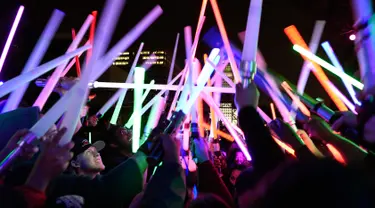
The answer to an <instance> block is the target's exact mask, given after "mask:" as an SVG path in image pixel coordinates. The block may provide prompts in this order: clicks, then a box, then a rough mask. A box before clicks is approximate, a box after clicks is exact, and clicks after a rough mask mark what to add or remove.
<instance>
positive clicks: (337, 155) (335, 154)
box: [326, 144, 346, 165]
mask: <svg viewBox="0 0 375 208" xmlns="http://www.w3.org/2000/svg"><path fill="white" fill-rule="evenodd" d="M326 146H327V148H328V150H329V151H330V152H331V153H332V155H333V157H334V158H335V160H337V162H339V163H341V164H343V165H346V161H345V159H344V157H343V156H342V154H341V153H340V151H339V150H338V149H336V148H335V147H334V146H333V145H332V144H326Z"/></svg>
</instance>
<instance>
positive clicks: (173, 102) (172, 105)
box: [167, 66, 188, 120]
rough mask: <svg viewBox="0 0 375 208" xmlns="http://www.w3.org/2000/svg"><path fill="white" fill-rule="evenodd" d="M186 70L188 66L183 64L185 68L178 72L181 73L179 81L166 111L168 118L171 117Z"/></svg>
mask: <svg viewBox="0 0 375 208" xmlns="http://www.w3.org/2000/svg"><path fill="white" fill-rule="evenodd" d="M187 70H188V68H187V67H186V66H185V68H184V69H183V70H182V71H181V72H180V74H182V76H181V79H180V82H179V83H178V90H177V91H176V93H175V94H174V97H173V101H172V103H171V106H170V109H169V111H168V116H167V119H168V120H169V119H170V118H171V117H172V112H173V111H174V109H175V106H176V104H177V98H178V95H179V94H180V92H181V89H182V87H183V86H182V85H183V82H184V79H185V76H186V73H187Z"/></svg>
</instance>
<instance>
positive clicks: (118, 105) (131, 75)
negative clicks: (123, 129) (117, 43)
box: [101, 42, 144, 125]
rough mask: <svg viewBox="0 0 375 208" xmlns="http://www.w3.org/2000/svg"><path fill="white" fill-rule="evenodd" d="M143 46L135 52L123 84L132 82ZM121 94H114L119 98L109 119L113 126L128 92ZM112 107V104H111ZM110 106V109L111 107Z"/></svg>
mask: <svg viewBox="0 0 375 208" xmlns="http://www.w3.org/2000/svg"><path fill="white" fill-rule="evenodd" d="M143 46H144V43H143V42H142V43H141V44H140V45H139V48H138V51H137V54H136V55H135V58H134V61H133V64H132V66H131V67H130V71H129V73H128V77H127V78H126V81H125V83H130V82H132V79H133V75H134V69H135V68H136V66H137V63H138V59H139V56H140V55H141V52H142V49H143ZM120 91H121V92H119V93H116V94H119V97H118V100H117V103H116V107H115V110H114V111H113V114H112V117H111V121H110V123H111V124H114V125H116V124H117V120H118V117H119V115H120V111H121V108H122V104H123V102H124V100H125V96H126V93H127V91H128V89H122V90H120ZM112 105H113V104H112ZM112 105H111V106H110V107H112ZM104 113H105V112H103V111H102V112H101V115H104Z"/></svg>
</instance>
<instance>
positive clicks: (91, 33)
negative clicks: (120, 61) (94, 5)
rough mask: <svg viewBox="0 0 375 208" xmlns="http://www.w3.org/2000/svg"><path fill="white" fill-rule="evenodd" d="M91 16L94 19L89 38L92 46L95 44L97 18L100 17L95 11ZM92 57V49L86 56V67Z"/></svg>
mask: <svg viewBox="0 0 375 208" xmlns="http://www.w3.org/2000/svg"><path fill="white" fill-rule="evenodd" d="M91 15H92V16H93V18H94V19H93V20H92V22H91V27H90V36H89V40H88V42H89V43H91V45H92V44H93V43H94V37H95V27H96V18H97V16H98V12H97V11H93V12H92V13H91ZM91 55H92V49H90V50H88V51H87V54H86V65H87V64H88V63H89V61H90V59H91Z"/></svg>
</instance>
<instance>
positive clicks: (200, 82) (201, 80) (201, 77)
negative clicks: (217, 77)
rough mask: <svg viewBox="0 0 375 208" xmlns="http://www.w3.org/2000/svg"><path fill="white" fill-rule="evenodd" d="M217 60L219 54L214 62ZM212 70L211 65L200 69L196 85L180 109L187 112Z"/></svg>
mask: <svg viewBox="0 0 375 208" xmlns="http://www.w3.org/2000/svg"><path fill="white" fill-rule="evenodd" d="M219 60H220V56H217V57H216V58H215V60H214V63H216V64H217V63H218V62H219ZM213 70H214V69H213V68H212V67H203V70H202V72H201V74H200V75H199V77H198V80H197V87H196V88H194V90H193V92H192V94H191V96H190V98H189V100H188V102H187V103H186V105H184V106H182V107H181V109H182V111H183V112H184V113H185V114H187V113H188V112H189V110H190V108H191V107H192V106H193V105H194V103H195V101H196V99H197V98H198V96H199V94H200V93H201V91H202V90H203V88H204V85H205V84H206V83H207V81H208V79H209V78H210V76H211V74H212V72H213ZM178 110H180V109H178Z"/></svg>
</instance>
